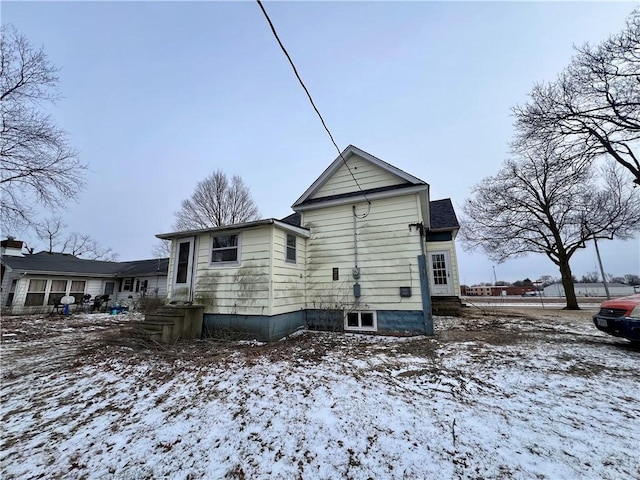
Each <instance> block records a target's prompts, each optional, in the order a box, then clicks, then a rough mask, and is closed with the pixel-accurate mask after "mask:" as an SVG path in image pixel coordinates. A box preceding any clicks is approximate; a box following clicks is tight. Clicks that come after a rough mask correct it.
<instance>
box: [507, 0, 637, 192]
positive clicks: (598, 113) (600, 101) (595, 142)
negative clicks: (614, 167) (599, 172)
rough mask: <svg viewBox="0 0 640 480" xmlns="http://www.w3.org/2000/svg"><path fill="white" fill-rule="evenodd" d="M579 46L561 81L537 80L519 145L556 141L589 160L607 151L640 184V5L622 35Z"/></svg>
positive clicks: (523, 111) (519, 123)
mask: <svg viewBox="0 0 640 480" xmlns="http://www.w3.org/2000/svg"><path fill="white" fill-rule="evenodd" d="M576 50H577V53H576V55H575V56H574V58H573V60H572V62H571V64H570V65H569V66H568V67H567V68H566V69H565V70H564V71H563V72H562V73H561V74H560V75H559V76H558V78H557V79H556V80H555V81H553V82H549V83H541V84H538V85H535V86H534V88H533V90H532V92H531V94H530V96H531V100H530V101H529V102H528V103H526V104H525V105H522V106H517V107H515V109H514V113H515V117H516V129H517V131H518V135H517V137H516V142H515V144H516V146H519V145H520V144H522V143H525V144H530V142H531V141H537V142H538V143H540V144H545V143H548V142H553V143H555V144H557V145H559V146H561V147H562V148H563V149H564V153H563V155H564V156H565V157H566V158H569V159H571V157H573V158H574V159H575V158H577V157H580V158H581V159H583V160H585V161H592V160H593V159H595V158H596V157H597V156H599V155H602V154H605V155H608V156H609V157H610V158H613V159H614V160H615V161H616V162H618V163H619V164H620V165H623V166H624V167H625V168H626V169H627V170H628V171H629V172H631V173H632V175H633V176H634V182H635V183H638V184H640V162H639V158H638V151H637V147H638V141H639V140H640V81H638V79H639V78H640V9H636V10H634V11H633V12H632V14H631V16H630V18H629V19H628V21H627V24H626V26H625V28H624V29H623V30H622V31H621V32H620V33H619V34H617V35H613V36H611V37H610V38H608V39H607V40H605V41H604V42H602V43H600V44H599V45H596V46H591V45H588V44H586V45H584V46H582V47H579V48H577V49H576Z"/></svg>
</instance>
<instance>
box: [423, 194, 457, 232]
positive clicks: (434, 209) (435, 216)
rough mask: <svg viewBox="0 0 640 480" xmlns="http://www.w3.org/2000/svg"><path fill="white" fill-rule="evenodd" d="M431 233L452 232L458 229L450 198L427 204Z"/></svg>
mask: <svg viewBox="0 0 640 480" xmlns="http://www.w3.org/2000/svg"><path fill="white" fill-rule="evenodd" d="M429 213H430V219H431V231H437V230H454V229H458V228H460V224H459V223H458V217H456V212H455V210H454V209H453V204H452V203H451V199H450V198H443V199H442V200H434V201H432V202H429Z"/></svg>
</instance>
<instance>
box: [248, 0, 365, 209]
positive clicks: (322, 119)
mask: <svg viewBox="0 0 640 480" xmlns="http://www.w3.org/2000/svg"><path fill="white" fill-rule="evenodd" d="M256 2H258V5H259V6H260V10H262V13H263V14H264V18H266V19H267V22H268V23H269V27H271V32H272V33H273V36H274V37H275V38H276V41H277V42H278V45H280V48H281V49H282V52H283V53H284V55H285V56H286V57H287V60H289V64H290V65H291V68H293V73H295V75H296V78H297V79H298V82H300V86H301V87H302V89H303V90H304V92H305V93H306V94H307V98H309V102H311V106H312V107H313V109H314V110H315V111H316V114H317V115H318V118H320V121H321V122H322V126H323V127H324V129H325V131H326V132H327V134H328V135H329V138H330V139H331V143H333V146H334V147H336V150H337V151H338V155H340V158H342V161H343V162H344V166H345V167H347V170H349V173H350V174H351V177H352V178H353V181H354V182H356V185H357V186H358V189H359V190H360V192H361V193H362V196H363V197H364V199H365V200H366V201H367V203H368V208H367V212H366V213H365V214H363V215H362V216H360V217H358V218H364V217H366V216H367V215H369V211H370V210H371V202H370V201H369V199H368V198H367V194H366V193H364V190H362V187H361V186H360V184H359V183H358V180H356V177H355V175H354V174H353V172H352V171H351V168H349V165H348V164H347V160H346V159H345V158H344V157H343V156H342V152H341V151H340V148H339V147H338V144H337V143H336V141H335V140H334V139H333V135H331V131H329V127H327V124H326V123H325V121H324V118H322V115H321V114H320V110H318V107H316V104H315V102H314V101H313V98H312V97H311V94H310V93H309V90H308V89H307V87H306V85H305V84H304V82H303V81H302V78H300V74H299V73H298V69H297V68H296V66H295V64H294V63H293V60H292V59H291V56H290V55H289V52H287V49H286V48H285V47H284V45H283V44H282V41H281V40H280V37H279V36H278V32H276V27H274V25H273V22H272V21H271V19H270V18H269V15H268V14H267V11H266V10H265V8H264V5H262V1H261V0H256ZM356 216H357V215H356Z"/></svg>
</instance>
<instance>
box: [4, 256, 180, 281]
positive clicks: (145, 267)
mask: <svg viewBox="0 0 640 480" xmlns="http://www.w3.org/2000/svg"><path fill="white" fill-rule="evenodd" d="M2 263H4V264H5V265H6V266H8V267H9V268H11V270H14V271H24V272H28V273H50V274H75V275H82V276H88V275H95V276H99V277H102V276H104V277H116V276H143V275H152V274H155V273H158V272H159V273H160V274H166V273H167V271H168V266H169V259H168V258H161V259H153V260H136V261H131V262H106V261H103V260H87V259H84V258H78V257H74V256H73V255H70V254H67V253H49V252H39V253H34V254H30V255H25V256H24V257H15V256H9V255H3V256H2Z"/></svg>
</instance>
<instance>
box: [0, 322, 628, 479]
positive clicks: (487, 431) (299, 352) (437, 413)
mask: <svg viewBox="0 0 640 480" xmlns="http://www.w3.org/2000/svg"><path fill="white" fill-rule="evenodd" d="M589 315H590V313H589V312H577V313H574V312H571V314H570V313H568V312H567V313H563V312H558V311H554V312H552V313H551V312H548V313H536V314H535V315H533V316H532V315H529V316H520V317H509V316H506V315H505V314H504V313H500V314H498V315H494V316H479V315H478V316H477V317H473V316H471V317H468V318H460V319H458V318H450V317H436V320H435V324H436V336H435V337H433V338H426V337H412V338H407V337H402V338H395V337H382V336H367V335H353V334H350V335H343V334H339V333H329V332H300V333H297V334H295V335H292V336H291V337H290V338H288V339H287V340H284V341H281V342H276V343H274V344H262V343H259V342H230V341H227V342H213V341H196V342H190V343H189V342H179V343H178V344H177V345H175V346H171V347H166V348H160V347H158V346H154V345H152V344H140V343H136V342H132V341H129V339H128V337H127V336H126V334H125V332H126V331H127V330H126V328H125V327H126V326H127V325H128V324H129V322H131V321H135V320H139V319H140V317H139V316H137V315H135V314H126V315H119V316H117V317H113V316H109V315H101V314H95V315H77V316H72V317H70V318H58V317H55V318H48V317H23V318H19V317H8V318H3V319H2V387H1V392H0V401H1V408H0V413H1V416H2V451H1V453H0V465H1V472H0V473H1V476H2V478H3V479H10V478H20V479H32V478H69V479H76V478H89V479H92V478H105V477H108V478H118V479H139V478H162V477H165V478H172V479H194V478H256V479H267V478H269V479H272V478H275V479H278V478H281V479H289V478H321V479H324V478H327V479H329V478H354V479H366V478H398V479H400V478H402V479H405V478H408V479H412V478H433V479H449V478H505V479H506V478H540V479H545V478H548V479H562V478H566V479H574V478H602V479H625V478H629V479H631V478H639V477H640V457H639V451H638V445H640V384H639V382H638V365H640V351H639V350H638V349H635V348H632V347H631V346H630V344H629V343H628V342H626V341H623V340H618V339H615V338H613V337H609V336H606V335H605V334H602V333H601V332H598V331H597V330H596V329H595V328H594V327H593V325H592V324H591V322H590V318H589ZM118 331H120V332H121V333H120V334H118V336H116V335H115V333H114V332H118Z"/></svg>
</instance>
